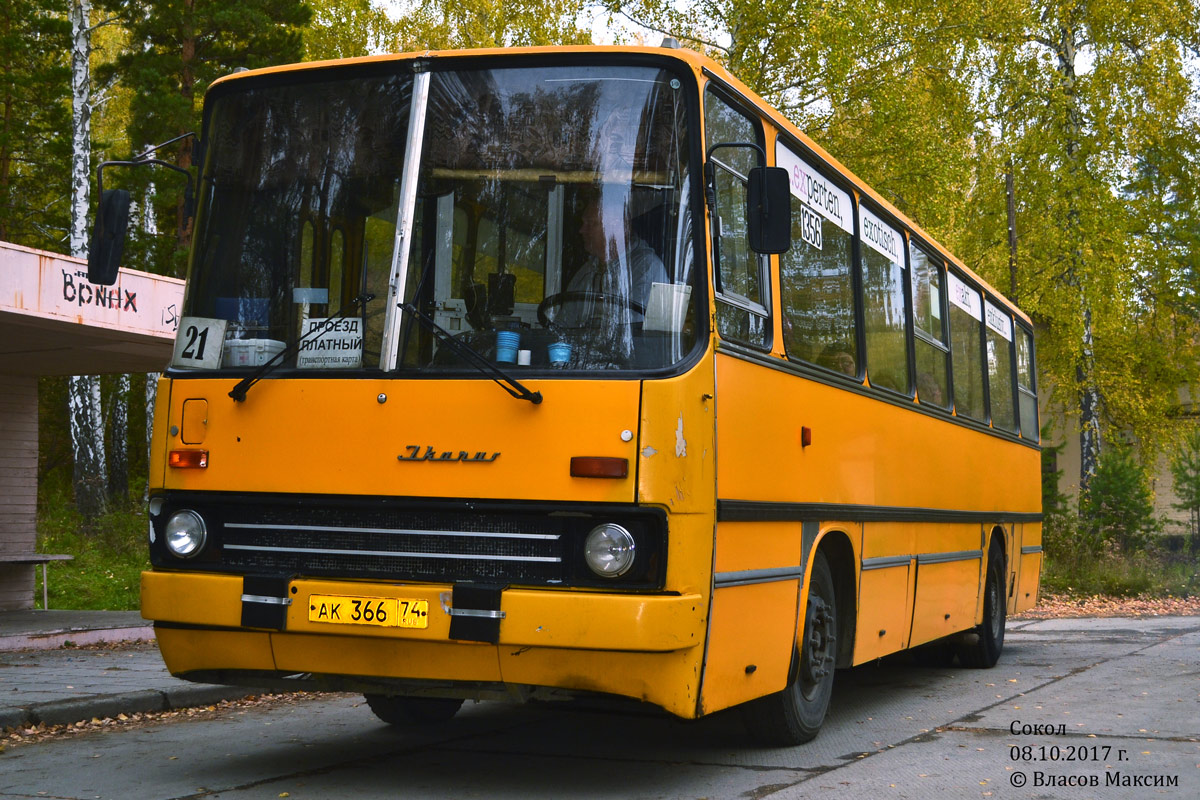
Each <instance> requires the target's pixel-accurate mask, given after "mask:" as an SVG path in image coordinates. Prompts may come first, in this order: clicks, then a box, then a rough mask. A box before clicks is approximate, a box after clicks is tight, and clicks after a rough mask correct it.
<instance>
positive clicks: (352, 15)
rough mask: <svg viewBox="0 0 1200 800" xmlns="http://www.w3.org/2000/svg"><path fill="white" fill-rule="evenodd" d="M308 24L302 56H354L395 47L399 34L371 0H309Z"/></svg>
mask: <svg viewBox="0 0 1200 800" xmlns="http://www.w3.org/2000/svg"><path fill="white" fill-rule="evenodd" d="M309 6H311V8H312V13H313V16H312V25H311V27H310V28H309V30H308V31H307V32H306V33H305V34H304V60H305V61H322V60H325V59H334V58H354V57H357V56H369V55H373V54H375V53H385V52H388V51H391V50H398V49H399V38H398V37H399V34H398V31H397V25H396V23H394V22H392V20H391V18H390V17H388V15H387V13H386V12H384V10H383V9H382V8H380V7H379V6H377V5H375V4H374V3H372V2H371V0H310V2H309Z"/></svg>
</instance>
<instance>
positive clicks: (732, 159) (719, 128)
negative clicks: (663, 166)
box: [704, 89, 771, 348]
mask: <svg viewBox="0 0 1200 800" xmlns="http://www.w3.org/2000/svg"><path fill="white" fill-rule="evenodd" d="M704 122H705V141H706V146H707V147H712V146H713V145H714V144H717V143H723V142H748V143H755V144H759V145H760V146H761V144H762V133H761V127H760V125H759V124H758V122H757V121H756V120H752V119H751V118H750V117H748V116H747V115H745V114H743V113H742V112H741V111H738V110H737V109H735V108H734V107H733V106H731V105H730V104H729V103H727V102H725V101H724V100H723V99H722V98H720V97H718V96H717V95H716V94H714V93H713V92H712V91H711V89H710V90H709V91H708V92H707V93H706V97H705V106H704ZM712 161H713V162H714V164H715V166H716V169H715V176H714V181H715V183H716V186H715V187H714V188H715V196H716V207H715V208H713V209H712V233H713V242H712V247H713V267H714V269H716V270H718V272H719V276H720V283H719V284H718V288H719V290H720V292H719V294H718V296H717V329H718V331H719V332H720V334H721V336H722V337H724V338H726V339H732V340H734V341H740V342H744V343H746V344H751V345H754V346H756V347H762V348H766V347H768V346H769V337H770V330H771V326H770V324H768V320H769V314H770V312H769V311H768V305H769V303H768V300H767V283H766V281H765V280H764V277H763V276H764V272H765V270H764V269H763V266H764V264H765V262H766V258H765V257H764V256H759V255H758V254H756V253H755V252H754V251H752V250H751V249H750V242H749V239H748V231H747V225H746V217H747V208H746V199H747V198H746V181H747V180H748V177H747V176H749V174H750V169H751V168H752V167H754V166H756V155H755V153H754V150H753V149H752V148H749V147H726V148H721V149H720V150H718V151H717V152H716V153H715V154H714V155H713V158H712Z"/></svg>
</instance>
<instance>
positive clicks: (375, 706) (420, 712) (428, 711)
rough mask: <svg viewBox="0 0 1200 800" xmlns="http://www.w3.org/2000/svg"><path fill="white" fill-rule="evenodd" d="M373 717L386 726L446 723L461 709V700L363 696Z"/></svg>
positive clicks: (384, 695)
mask: <svg viewBox="0 0 1200 800" xmlns="http://www.w3.org/2000/svg"><path fill="white" fill-rule="evenodd" d="M363 697H364V698H365V699H366V701H367V705H368V706H370V707H371V711H372V712H374V714H375V716H377V717H379V718H380V719H381V720H383V721H384V722H386V723H387V724H388V725H399V726H407V725H416V724H419V723H426V724H428V723H438V722H446V721H448V720H449V719H450V718H451V717H453V716H454V715H455V714H457V713H458V709H459V708H460V707H462V704H463V701H462V700H452V699H446V698H442V697H396V696H393V695H387V694H364V695H363Z"/></svg>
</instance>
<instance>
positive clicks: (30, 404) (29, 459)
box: [0, 242, 183, 611]
mask: <svg viewBox="0 0 1200 800" xmlns="http://www.w3.org/2000/svg"><path fill="white" fill-rule="evenodd" d="M182 304H183V281H180V280H176V279H174V278H166V277H162V276H160V275H151V274H149V273H145V272H137V271H134V270H126V269H122V270H121V271H120V274H119V275H118V277H117V283H116V284H115V285H114V286H96V285H94V284H91V283H89V282H88V280H87V265H86V264H84V263H83V262H81V261H79V260H78V259H73V258H69V257H67V256H61V255H57V254H54V253H47V252H44V251H41V250H32V249H30V248H27V247H20V246H17V245H13V244H8V243H6V242H0V497H2V498H4V502H3V503H0V611H4V610H13V609H22V608H31V607H32V606H33V576H34V564H35V563H36V559H35V560H32V561H31V560H30V558H31V557H33V556H35V555H36V554H35V543H36V532H37V531H36V522H37V464H38V439H37V419H38V414H37V411H38V406H37V379H38V377H40V376H42V375H97V374H102V373H122V372H156V371H158V370H161V369H162V368H163V367H164V366H165V365H166V364H167V362H168V361H169V360H170V358H171V348H172V345H173V343H174V340H175V328H176V326H177V324H178V316H179V309H180V308H181V306H182ZM64 411H65V410H64Z"/></svg>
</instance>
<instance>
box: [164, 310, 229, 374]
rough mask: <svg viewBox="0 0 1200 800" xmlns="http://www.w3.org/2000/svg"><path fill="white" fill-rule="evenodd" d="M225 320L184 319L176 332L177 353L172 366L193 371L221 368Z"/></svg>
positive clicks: (172, 358)
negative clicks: (188, 368)
mask: <svg viewBox="0 0 1200 800" xmlns="http://www.w3.org/2000/svg"><path fill="white" fill-rule="evenodd" d="M228 324H229V323H228V322H226V321H225V320H223V319H212V318H210V317H184V318H183V319H181V320H180V321H179V329H178V330H177V331H176V332H175V352H174V353H173V354H172V356H171V365H172V366H175V367H190V368H192V369H216V368H217V367H219V366H221V347H222V345H223V344H224V343H225V327H226V326H227V325H228Z"/></svg>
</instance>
